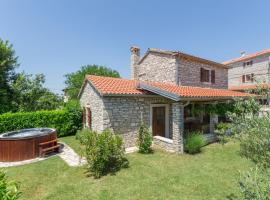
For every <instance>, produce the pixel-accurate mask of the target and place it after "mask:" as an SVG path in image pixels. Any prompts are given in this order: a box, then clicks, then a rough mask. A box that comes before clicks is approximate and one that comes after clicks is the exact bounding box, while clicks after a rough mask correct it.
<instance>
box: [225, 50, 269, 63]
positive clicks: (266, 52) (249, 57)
mask: <svg viewBox="0 0 270 200" xmlns="http://www.w3.org/2000/svg"><path fill="white" fill-rule="evenodd" d="M264 54H270V49H265V50H262V51H259V52H257V53H253V54H249V55H246V56H243V57H239V58H235V59H232V60H229V61H226V62H223V64H224V65H229V64H232V63H235V62H240V61H244V60H248V59H251V58H255V57H257V56H261V55H264Z"/></svg>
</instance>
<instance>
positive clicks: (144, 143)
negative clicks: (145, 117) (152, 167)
mask: <svg viewBox="0 0 270 200" xmlns="http://www.w3.org/2000/svg"><path fill="white" fill-rule="evenodd" d="M152 140H153V138H152V134H151V132H150V131H149V129H148V128H147V127H146V126H145V125H144V124H143V123H142V124H141V125H140V128H139V133H138V140H137V144H138V147H139V152H140V153H150V152H151V151H152V149H151V145H152Z"/></svg>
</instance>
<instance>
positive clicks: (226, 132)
mask: <svg viewBox="0 0 270 200" xmlns="http://www.w3.org/2000/svg"><path fill="white" fill-rule="evenodd" d="M230 128H231V125H230V124H229V123H223V122H221V123H219V124H217V127H216V130H215V133H216V135H217V139H218V141H219V142H220V143H221V144H225V143H227V142H228V141H229V138H230V136H231V135H232V133H231V129H230Z"/></svg>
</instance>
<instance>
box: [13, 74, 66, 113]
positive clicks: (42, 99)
mask: <svg viewBox="0 0 270 200" xmlns="http://www.w3.org/2000/svg"><path fill="white" fill-rule="evenodd" d="M44 83H45V76H44V75H43V74H37V75H35V76H34V75H31V74H30V75H29V74H28V75H27V74H25V73H24V72H23V73H20V74H18V75H17V78H16V80H15V81H14V83H13V84H12V88H13V93H14V98H13V100H12V105H13V108H14V109H15V111H37V110H53V109H57V108H59V106H60V105H61V104H62V102H63V101H62V97H60V96H58V95H57V94H54V93H53V92H51V91H50V90H49V89H47V88H45V87H44Z"/></svg>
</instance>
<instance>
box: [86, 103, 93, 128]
mask: <svg viewBox="0 0 270 200" xmlns="http://www.w3.org/2000/svg"><path fill="white" fill-rule="evenodd" d="M87 122H88V127H89V128H90V129H91V128H92V112H91V110H90V108H87Z"/></svg>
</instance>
